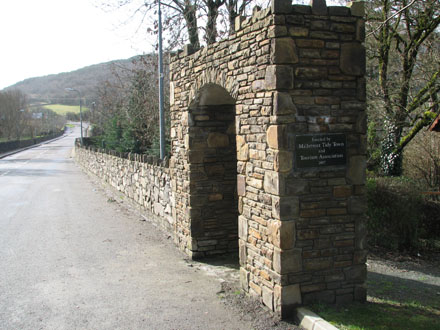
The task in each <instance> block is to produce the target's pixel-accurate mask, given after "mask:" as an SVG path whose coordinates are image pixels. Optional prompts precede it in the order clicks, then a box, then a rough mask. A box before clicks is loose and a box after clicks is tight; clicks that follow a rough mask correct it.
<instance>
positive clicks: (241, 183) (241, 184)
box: [237, 175, 246, 196]
mask: <svg viewBox="0 0 440 330" xmlns="http://www.w3.org/2000/svg"><path fill="white" fill-rule="evenodd" d="M237 194H238V196H245V195H246V177H245V176H244V175H237Z"/></svg>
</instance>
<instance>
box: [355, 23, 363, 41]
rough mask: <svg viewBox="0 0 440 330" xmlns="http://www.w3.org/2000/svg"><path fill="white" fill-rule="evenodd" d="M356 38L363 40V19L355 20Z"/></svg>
mask: <svg viewBox="0 0 440 330" xmlns="http://www.w3.org/2000/svg"><path fill="white" fill-rule="evenodd" d="M356 40H357V41H359V42H364V41H365V21H364V20H363V19H358V20H357V21H356Z"/></svg>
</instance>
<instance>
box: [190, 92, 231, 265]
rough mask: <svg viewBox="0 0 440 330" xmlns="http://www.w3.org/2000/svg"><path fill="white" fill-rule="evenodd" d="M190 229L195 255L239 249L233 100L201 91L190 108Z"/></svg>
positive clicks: (224, 94)
mask: <svg viewBox="0 0 440 330" xmlns="http://www.w3.org/2000/svg"><path fill="white" fill-rule="evenodd" d="M188 124H189V131H188V140H187V146H188V150H189V172H190V196H191V197H190V201H189V204H190V210H189V212H190V219H191V220H190V221H191V224H190V230H191V237H192V245H191V250H192V253H193V257H203V256H209V255H218V254H225V253H229V252H234V251H237V249H238V233H237V232H238V229H237V227H238V225H237V223H238V220H237V219H238V206H237V204H238V201H237V200H238V199H237V189H236V187H237V156H236V143H235V100H234V99H233V98H232V97H231V95H230V94H229V93H228V92H227V91H226V90H225V89H224V88H222V87H220V86H218V85H215V84H207V85H205V86H204V87H202V88H201V89H200V90H199V92H198V94H197V95H196V97H195V99H194V100H193V102H192V103H191V105H190V107H189V116H188Z"/></svg>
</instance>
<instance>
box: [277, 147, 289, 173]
mask: <svg viewBox="0 0 440 330" xmlns="http://www.w3.org/2000/svg"><path fill="white" fill-rule="evenodd" d="M292 168H293V153H292V152H290V151H283V150H280V151H277V152H276V153H275V158H274V170H275V171H277V172H289V171H290V170H292Z"/></svg>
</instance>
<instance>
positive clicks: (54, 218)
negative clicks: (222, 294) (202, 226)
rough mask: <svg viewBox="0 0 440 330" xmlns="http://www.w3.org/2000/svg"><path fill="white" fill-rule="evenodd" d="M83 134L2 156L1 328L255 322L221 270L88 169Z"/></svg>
mask: <svg viewBox="0 0 440 330" xmlns="http://www.w3.org/2000/svg"><path fill="white" fill-rule="evenodd" d="M77 135H78V130H75V132H72V133H71V134H70V135H68V136H67V137H64V138H62V139H60V140H57V141H54V142H52V143H48V144H43V145H42V146H39V147H36V148H33V149H29V150H26V151H23V152H21V153H18V154H15V155H12V156H9V157H6V158H4V159H2V160H0V329H20V330H21V329H33V330H34V329H250V328H251V325H250V323H248V322H245V321H244V320H242V319H240V317H239V316H238V315H237V314H236V313H235V312H234V311H233V310H232V309H230V308H229V307H227V306H225V305H224V304H222V302H221V301H220V299H219V297H218V295H217V292H218V291H219V287H220V286H219V281H218V280H217V279H216V278H215V277H213V276H210V275H209V274H207V273H206V272H204V271H201V270H200V269H199V268H198V267H191V266H192V264H190V263H188V262H186V261H185V260H184V258H183V257H184V256H183V255H182V254H181V253H180V252H179V251H177V249H176V248H175V246H174V244H173V243H172V240H171V239H168V238H167V236H166V235H165V234H164V233H162V232H161V231H159V230H157V229H156V228H155V227H154V226H153V225H151V224H150V223H149V222H147V221H140V220H141V218H140V216H138V215H136V214H135V213H132V212H128V211H126V210H124V209H123V208H120V207H119V203H116V202H113V201H112V199H108V197H105V195H104V194H103V193H102V191H101V189H99V188H98V187H97V186H96V185H94V184H93V183H92V181H91V179H90V178H89V177H87V175H85V174H84V173H82V171H81V170H80V169H79V168H78V167H77V166H76V165H75V164H74V162H73V160H72V158H70V157H71V150H72V146H73V142H74V138H75V137H76V136H77Z"/></svg>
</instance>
